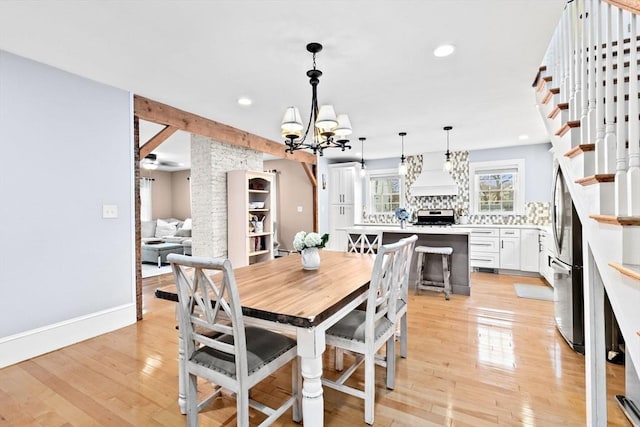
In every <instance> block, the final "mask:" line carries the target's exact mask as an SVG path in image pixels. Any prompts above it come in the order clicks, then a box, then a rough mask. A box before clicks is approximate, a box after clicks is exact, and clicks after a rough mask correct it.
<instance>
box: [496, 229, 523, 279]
mask: <svg viewBox="0 0 640 427" xmlns="http://www.w3.org/2000/svg"><path fill="white" fill-rule="evenodd" d="M500 268H504V269H506V270H520V230H518V229H516V228H501V229H500Z"/></svg>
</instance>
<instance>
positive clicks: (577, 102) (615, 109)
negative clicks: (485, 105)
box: [538, 0, 640, 426]
mask: <svg viewBox="0 0 640 427" xmlns="http://www.w3.org/2000/svg"><path fill="white" fill-rule="evenodd" d="M611 3H613V4H611ZM615 4H616V3H615V1H613V0H573V1H570V2H569V3H567V5H566V7H565V11H564V13H563V17H562V19H561V20H560V23H559V25H558V27H557V28H556V31H555V32H554V35H553V37H552V40H551V43H550V46H549V48H548V50H547V53H546V55H545V57H544V61H545V62H544V63H543V65H544V66H545V67H546V71H545V73H543V76H542V78H546V79H547V81H548V80H552V81H553V82H554V87H557V88H559V89H560V96H557V97H555V98H557V99H553V102H549V95H548V94H546V95H541V94H538V95H539V96H538V100H539V109H540V112H541V115H542V118H543V121H544V123H545V127H546V128H547V129H548V130H549V135H550V139H551V141H552V143H553V145H554V149H555V156H556V160H557V162H558V163H559V165H560V167H561V168H562V170H563V172H564V174H565V176H566V177H568V178H569V179H568V181H569V183H568V184H569V191H570V193H571V195H572V198H573V200H574V204H575V206H576V209H577V210H578V213H579V216H580V219H581V221H582V225H583V238H584V240H583V248H584V250H585V254H586V256H585V258H584V260H585V272H589V274H586V275H585V277H584V280H585V304H586V310H587V311H586V312H585V316H586V317H587V318H588V319H587V322H586V328H587V329H586V331H585V333H586V334H587V337H588V338H589V340H588V342H586V343H585V344H586V350H587V358H586V364H587V370H586V382H587V385H588V391H587V395H586V401H587V422H588V423H589V425H598V426H599V425H603V426H604V425H606V398H607V397H606V387H605V386H603V383H604V382H605V368H606V367H605V362H604V358H603V357H601V356H602V355H601V354H600V351H601V349H602V348H604V347H605V343H604V337H603V334H601V333H600V332H602V331H601V330H600V329H601V328H602V325H603V324H604V323H603V322H604V321H603V316H604V313H603V311H602V310H601V305H602V304H603V295H604V294H603V292H602V291H603V289H602V288H603V287H604V288H606V291H607V294H608V296H609V299H610V301H611V305H612V307H613V309H614V312H615V314H616V317H617V319H618V322H619V324H620V330H621V331H622V334H623V336H624V338H625V341H626V345H627V347H626V348H627V356H628V357H627V359H626V360H627V364H628V365H629V366H632V367H635V368H638V367H640V340H639V339H638V336H637V333H638V334H640V331H638V328H640V312H638V309H637V307H638V305H637V304H638V301H640V283H638V281H637V280H636V279H631V278H630V277H627V276H624V275H622V274H620V273H619V271H618V270H614V269H613V268H611V267H610V266H609V263H612V262H613V263H616V264H626V265H628V264H633V265H638V264H640V226H637V225H635V226H630V227H619V226H611V225H608V224H601V223H599V222H596V221H594V220H592V219H591V218H590V215H591V214H602V213H614V214H615V216H616V217H618V218H617V219H613V220H612V219H611V218H602V219H604V220H607V221H613V222H615V221H622V222H624V223H632V224H633V223H636V222H635V221H636V220H637V219H638V218H640V120H639V109H640V105H639V99H638V93H639V90H640V87H639V82H638V34H637V31H638V26H637V17H636V15H635V14H634V13H632V12H630V11H628V10H623V9H620V8H618V7H617V6H616V5H615ZM625 7H627V6H625ZM630 10H634V11H636V13H638V11H637V9H636V8H635V7H634V6H630ZM625 38H626V39H627V41H626V42H625ZM625 49H626V50H627V52H629V53H628V54H625ZM614 53H615V55H616V56H615V57H614ZM625 62H627V65H625ZM625 80H626V82H625ZM544 86H545V85H544V83H541V86H540V87H541V88H542V87H544ZM541 99H542V100H544V105H542V102H540V100H541ZM561 102H567V103H568V105H569V109H568V114H567V113H566V112H565V113H564V114H562V115H560V116H561V117H562V118H561V122H559V121H560V120H559V119H558V115H557V111H558V110H559V108H558V106H557V104H558V103H561ZM554 108H555V110H552V109H554ZM551 112H553V114H549V113H551ZM576 122H577V123H579V129H575V128H576ZM585 144H593V145H595V153H588V151H583V153H582V158H581V159H580V160H572V159H570V158H568V157H565V156H564V154H565V153H566V152H567V151H569V150H571V149H572V148H574V149H573V150H571V155H572V156H573V155H574V154H575V153H576V152H580V151H582V150H588V149H589V148H590V147H589V146H584V147H581V150H576V149H575V148H576V146H577V145H585ZM627 145H628V148H627ZM587 154H589V155H590V156H587ZM591 156H593V157H591ZM576 161H582V162H583V163H585V164H586V162H587V161H591V163H590V165H591V166H590V167H583V168H579V167H576V165H579V163H576ZM580 171H582V172H580ZM586 171H589V172H588V173H587V172H586ZM594 172H595V174H596V177H595V179H593V178H592V179H587V180H582V181H581V182H582V183H585V182H596V181H597V182H598V183H599V184H597V185H591V186H585V187H583V186H581V185H578V184H576V183H575V182H574V181H575V180H578V179H580V178H586V177H585V176H580V174H581V173H582V174H583V175H584V174H593V173H594ZM614 173H615V176H614V183H613V184H612V183H611V182H610V178H611V177H610V176H607V175H611V174H614ZM602 175H604V176H602ZM626 217H632V219H630V220H629V218H626ZM619 223H620V222H619ZM596 278H597V280H596ZM637 371H638V369H635V370H634V372H637Z"/></svg>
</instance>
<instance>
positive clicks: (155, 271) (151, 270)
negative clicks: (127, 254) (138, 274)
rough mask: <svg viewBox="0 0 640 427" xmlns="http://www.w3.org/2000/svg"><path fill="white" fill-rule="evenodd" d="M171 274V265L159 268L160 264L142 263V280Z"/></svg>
mask: <svg viewBox="0 0 640 427" xmlns="http://www.w3.org/2000/svg"><path fill="white" fill-rule="evenodd" d="M168 273H171V266H170V265H163V266H162V267H160V268H158V264H145V263H142V278H143V279H146V278H147V277H154V276H160V275H161V274H168Z"/></svg>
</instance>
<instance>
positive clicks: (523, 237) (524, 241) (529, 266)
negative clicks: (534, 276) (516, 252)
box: [520, 228, 540, 273]
mask: <svg viewBox="0 0 640 427" xmlns="http://www.w3.org/2000/svg"><path fill="white" fill-rule="evenodd" d="M539 264H540V243H539V241H538V230H537V229H533V228H525V229H522V230H520V270H521V271H530V272H533V273H539V272H540V267H539Z"/></svg>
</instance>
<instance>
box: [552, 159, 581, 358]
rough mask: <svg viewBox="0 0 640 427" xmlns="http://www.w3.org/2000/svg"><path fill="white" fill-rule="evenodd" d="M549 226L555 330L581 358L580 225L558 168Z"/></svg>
mask: <svg viewBox="0 0 640 427" xmlns="http://www.w3.org/2000/svg"><path fill="white" fill-rule="evenodd" d="M551 225H552V229H553V237H554V240H555V244H556V257H555V258H553V259H552V260H551V267H552V268H553V271H554V311H555V319H556V326H557V328H558V331H560V334H562V336H563V337H564V339H565V340H566V341H567V343H568V344H569V345H570V346H571V347H572V348H573V349H574V350H575V351H577V352H579V353H582V354H584V289H583V285H582V224H581V223H580V218H578V214H577V213H576V210H575V207H574V206H573V202H572V201H571V195H570V194H569V190H568V188H567V185H566V183H565V180H564V176H563V175H562V171H561V170H560V168H559V167H558V168H557V169H556V172H555V178H554V185H553V208H552V212H551Z"/></svg>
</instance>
